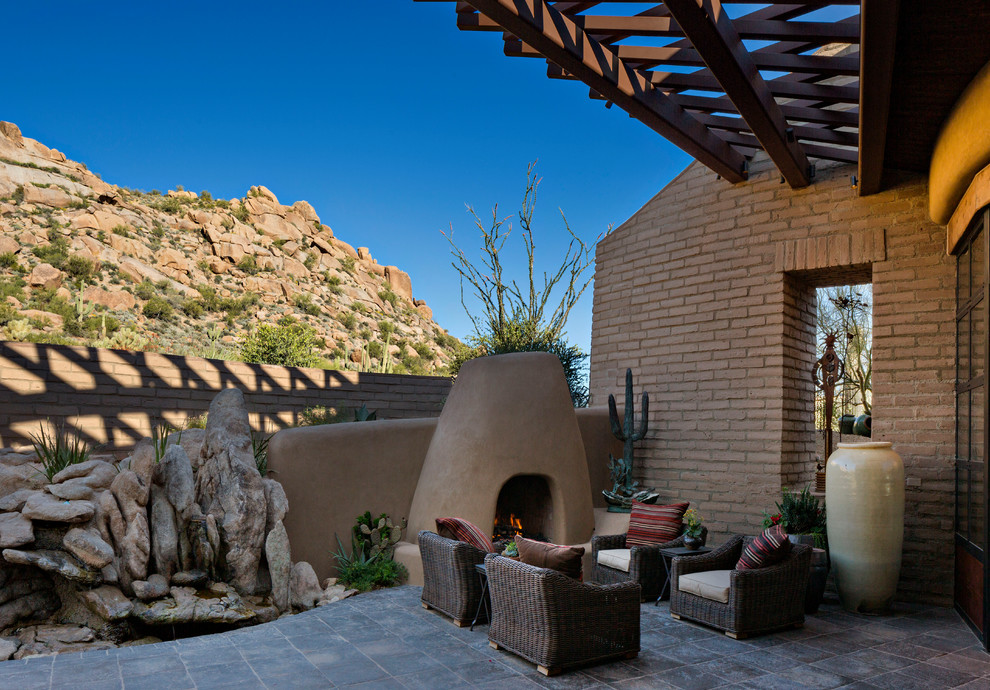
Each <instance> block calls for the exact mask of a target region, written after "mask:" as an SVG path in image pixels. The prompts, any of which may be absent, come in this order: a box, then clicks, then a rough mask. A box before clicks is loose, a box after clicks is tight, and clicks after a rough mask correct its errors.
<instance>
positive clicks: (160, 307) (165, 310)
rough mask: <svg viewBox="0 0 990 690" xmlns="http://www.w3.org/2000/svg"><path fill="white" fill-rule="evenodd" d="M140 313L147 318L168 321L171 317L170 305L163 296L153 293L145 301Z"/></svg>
mask: <svg viewBox="0 0 990 690" xmlns="http://www.w3.org/2000/svg"><path fill="white" fill-rule="evenodd" d="M141 313H142V314H144V315H145V316H147V317H148V318H149V319H161V320H162V321H168V320H169V319H171V318H172V305H171V304H169V303H168V300H166V299H165V298H163V297H159V296H158V295H155V296H154V297H152V298H151V299H149V300H148V301H147V303H146V304H145V305H144V309H142V310H141Z"/></svg>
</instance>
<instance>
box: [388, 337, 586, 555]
mask: <svg viewBox="0 0 990 690" xmlns="http://www.w3.org/2000/svg"><path fill="white" fill-rule="evenodd" d="M591 501H592V499H591V480H590V479H589V477H588V463H587V460H586V457H585V452H584V443H583V442H582V441H581V432H580V429H579V428H578V422H577V416H576V415H575V414H574V407H573V406H572V404H571V397H570V393H569V392H568V390H567V383H566V381H565V380H564V372H563V369H562V368H561V366H560V360H558V359H557V357H556V356H555V355H552V354H547V353H545V352H525V353H517V354H510V355H498V356H494V357H479V358H478V359H472V360H470V361H468V362H466V363H465V364H464V366H463V367H461V370H460V372H459V373H458V375H457V381H456V382H455V383H454V387H453V388H452V389H451V391H450V396H449V397H448V398H447V403H446V405H444V408H443V413H442V414H441V415H440V419H439V420H438V421H437V429H436V432H434V434H433V440H432V442H431V443H430V449H429V451H428V452H427V454H426V459H425V461H424V462H423V470H422V472H421V473H420V475H419V482H418V484H417V485H416V493H415V495H414V497H413V501H412V507H411V509H410V511H409V528H408V532H407V533H408V534H409V535H410V536H411V537H414V535H416V534H418V532H419V531H420V530H430V531H435V530H436V519H437V518H438V517H460V518H464V519H466V520H470V521H471V522H472V523H474V524H475V525H477V526H478V527H480V528H481V529H483V530H490V529H493V527H494V526H495V524H496V516H498V518H499V519H498V522H499V524H500V527H499V532H500V533H501V534H502V535H504V537H512V536H514V535H515V534H516V531H517V529H516V528H515V527H512V525H511V522H509V521H510V520H511V519H512V517H513V516H515V519H516V520H517V521H519V523H520V529H519V531H522V532H523V533H524V534H525V535H527V536H533V537H536V538H543V539H547V540H550V541H553V542H555V543H558V544H583V543H585V542H587V541H588V540H590V539H591V533H592V531H593V530H594V524H595V519H594V511H593V508H592V502H591ZM505 522H508V523H509V524H508V526H507V527H502V526H501V524H502V523H505ZM414 538H415V537H414Z"/></svg>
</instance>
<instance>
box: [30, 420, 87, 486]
mask: <svg viewBox="0 0 990 690" xmlns="http://www.w3.org/2000/svg"><path fill="white" fill-rule="evenodd" d="M31 443H32V444H33V445H34V452H35V453H36V454H37V455H38V462H40V463H41V467H42V472H43V473H44V475H45V477H47V479H48V483H49V484H50V483H51V481H52V477H54V476H55V475H56V474H58V473H59V472H61V471H62V470H64V469H65V468H66V467H68V466H69V465H77V464H79V463H81V462H86V461H87V460H88V459H89V448H87V447H86V444H85V443H84V442H83V441H82V440H80V439H78V438H75V437H71V438H70V437H69V434H68V433H67V432H66V430H65V426H64V425H61V424H59V425H54V424H52V423H51V421H49V422H48V428H46V427H44V426H43V427H41V430H40V431H39V432H38V433H37V434H36V435H32V436H31Z"/></svg>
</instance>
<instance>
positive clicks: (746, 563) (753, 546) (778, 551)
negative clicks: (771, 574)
mask: <svg viewBox="0 0 990 690" xmlns="http://www.w3.org/2000/svg"><path fill="white" fill-rule="evenodd" d="M790 552H791V542H790V540H788V538H787V532H785V531H784V528H783V527H781V526H780V525H774V526H773V527H768V528H767V529H765V530H763V534H761V535H760V536H758V537H756V538H755V539H753V541H751V542H750V543H749V546H747V547H746V548H745V549H743V552H742V555H741V556H740V557H739V562H738V563H736V570H752V569H754V568H765V567H767V566H768V565H773V564H774V563H779V562H780V561H782V560H784V558H786V557H787V554H788V553H790Z"/></svg>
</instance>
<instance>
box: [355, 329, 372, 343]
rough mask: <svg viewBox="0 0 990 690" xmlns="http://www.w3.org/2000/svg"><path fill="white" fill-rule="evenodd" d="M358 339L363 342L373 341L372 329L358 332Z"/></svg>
mask: <svg viewBox="0 0 990 690" xmlns="http://www.w3.org/2000/svg"><path fill="white" fill-rule="evenodd" d="M358 337H359V338H361V340H371V329H370V328H367V327H365V328H362V329H361V330H360V331H358Z"/></svg>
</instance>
